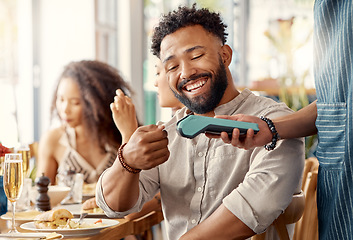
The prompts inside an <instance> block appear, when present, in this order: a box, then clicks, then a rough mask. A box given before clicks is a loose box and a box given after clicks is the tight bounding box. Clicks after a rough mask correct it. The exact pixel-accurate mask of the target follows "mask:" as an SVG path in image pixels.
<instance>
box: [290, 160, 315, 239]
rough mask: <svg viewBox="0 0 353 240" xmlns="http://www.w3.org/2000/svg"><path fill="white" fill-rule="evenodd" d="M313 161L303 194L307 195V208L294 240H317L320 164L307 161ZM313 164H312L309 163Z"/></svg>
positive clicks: (297, 225) (295, 230)
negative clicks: (317, 193)
mask: <svg viewBox="0 0 353 240" xmlns="http://www.w3.org/2000/svg"><path fill="white" fill-rule="evenodd" d="M308 160H309V161H313V164H312V166H311V169H310V171H309V172H308V173H307V176H306V178H305V181H304V180H303V182H304V186H303V192H304V194H305V208H304V213H303V216H302V217H301V219H300V220H299V221H298V222H297V223H296V224H295V229H294V236H293V240H317V239H318V238H319V232H318V218H317V205H316V192H317V174H318V167H319V163H318V161H317V159H315V158H312V159H307V160H306V161H308ZM309 164H311V163H309Z"/></svg>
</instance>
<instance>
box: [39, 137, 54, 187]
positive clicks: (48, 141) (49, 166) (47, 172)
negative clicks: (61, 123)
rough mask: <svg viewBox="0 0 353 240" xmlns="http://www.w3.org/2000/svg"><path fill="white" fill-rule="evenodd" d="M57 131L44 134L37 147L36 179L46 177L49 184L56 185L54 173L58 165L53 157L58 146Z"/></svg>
mask: <svg viewBox="0 0 353 240" xmlns="http://www.w3.org/2000/svg"><path fill="white" fill-rule="evenodd" d="M58 132H59V131H58V130H51V131H49V132H47V133H45V134H44V135H43V136H42V137H41V139H40V141H39V145H38V159H37V164H36V165H37V177H40V176H42V174H43V173H44V176H47V177H48V178H49V179H50V184H51V185H55V184H56V172H57V169H58V163H57V161H56V159H55V156H54V150H55V149H56V147H57V146H58V139H57V138H58V137H57V135H58Z"/></svg>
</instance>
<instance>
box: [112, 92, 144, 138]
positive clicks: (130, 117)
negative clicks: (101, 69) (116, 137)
mask: <svg viewBox="0 0 353 240" xmlns="http://www.w3.org/2000/svg"><path fill="white" fill-rule="evenodd" d="M110 109H111V110H112V114H113V119H114V123H115V125H116V127H117V128H118V129H119V131H120V133H121V135H122V138H123V139H122V143H125V142H127V141H129V139H130V137H131V135H132V134H133V133H134V131H135V130H136V128H137V127H138V123H137V118H136V111H135V106H134V104H133V103H132V100H131V98H129V97H128V96H125V94H124V93H123V92H122V91H121V89H118V90H116V96H115V97H114V102H113V103H111V104H110Z"/></svg>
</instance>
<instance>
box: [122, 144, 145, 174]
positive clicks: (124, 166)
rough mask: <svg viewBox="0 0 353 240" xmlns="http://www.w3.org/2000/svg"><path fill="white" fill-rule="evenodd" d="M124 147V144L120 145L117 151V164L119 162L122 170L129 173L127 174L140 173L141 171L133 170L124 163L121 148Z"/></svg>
mask: <svg viewBox="0 0 353 240" xmlns="http://www.w3.org/2000/svg"><path fill="white" fill-rule="evenodd" d="M125 145H126V143H124V144H122V145H121V146H120V147H119V150H118V159H119V162H120V164H121V166H122V167H123V168H124V170H126V171H127V172H129V173H133V174H136V173H139V172H141V169H136V168H133V167H131V166H129V165H128V164H127V163H126V162H125V159H124V156H123V148H124V147H125Z"/></svg>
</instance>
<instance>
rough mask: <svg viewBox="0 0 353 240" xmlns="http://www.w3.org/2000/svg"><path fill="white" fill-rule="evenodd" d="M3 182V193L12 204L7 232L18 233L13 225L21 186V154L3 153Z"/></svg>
mask: <svg viewBox="0 0 353 240" xmlns="http://www.w3.org/2000/svg"><path fill="white" fill-rule="evenodd" d="M3 182H4V190H5V194H6V196H7V198H8V199H9V201H10V202H11V205H12V224H11V230H10V231H9V233H18V231H17V229H16V226H15V208H16V201H17V200H18V199H19V197H20V195H21V192H22V187H23V170H22V154H18V153H11V154H5V161H4V179H3Z"/></svg>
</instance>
